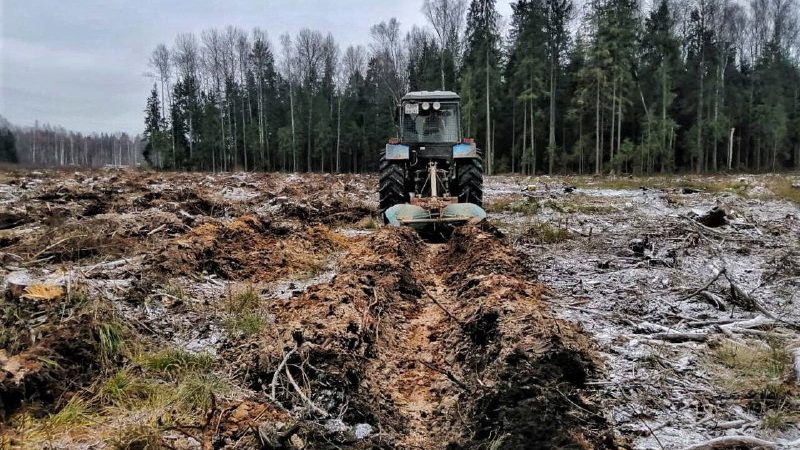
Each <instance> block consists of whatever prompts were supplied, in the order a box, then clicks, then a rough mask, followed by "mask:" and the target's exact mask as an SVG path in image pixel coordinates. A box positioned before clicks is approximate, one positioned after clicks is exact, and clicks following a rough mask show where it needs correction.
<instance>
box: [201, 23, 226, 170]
mask: <svg viewBox="0 0 800 450" xmlns="http://www.w3.org/2000/svg"><path fill="white" fill-rule="evenodd" d="M201 38H202V40H203V64H204V65H205V71H206V72H207V73H208V74H210V75H211V77H212V79H213V84H214V92H215V93H216V100H217V107H218V108H219V111H220V116H219V134H220V149H219V153H220V158H221V159H224V153H225V119H224V115H223V114H222V111H223V108H224V106H223V94H222V82H223V78H224V69H223V65H224V62H223V48H222V35H221V34H220V33H219V31H218V30H217V29H216V28H211V29H208V30H204V31H203V33H202V34H201ZM211 168H212V170H213V171H216V158H215V155H214V150H213V149H212V153H211Z"/></svg>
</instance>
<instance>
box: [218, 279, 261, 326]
mask: <svg viewBox="0 0 800 450" xmlns="http://www.w3.org/2000/svg"><path fill="white" fill-rule="evenodd" d="M225 309H226V311H227V314H228V316H227V317H226V318H225V320H224V321H223V323H222V325H223V327H225V330H226V331H227V332H228V335H230V336H237V335H244V336H252V335H254V334H258V333H259V332H260V331H261V330H263V329H264V326H265V325H266V321H265V320H264V317H263V315H262V314H261V298H260V297H259V296H258V293H257V292H256V291H255V290H254V289H253V288H252V287H248V288H247V289H244V290H242V291H240V292H237V293H235V294H233V295H231V296H229V297H228V299H227V300H226V304H225Z"/></svg>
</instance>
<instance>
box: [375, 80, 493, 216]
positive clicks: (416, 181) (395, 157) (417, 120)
mask: <svg viewBox="0 0 800 450" xmlns="http://www.w3.org/2000/svg"><path fill="white" fill-rule="evenodd" d="M460 100H461V98H460V97H459V96H458V94H456V93H454V92H448V91H432V92H431V91H421V92H409V93H408V94H406V95H405V96H404V97H403V98H402V99H401V102H400V105H399V108H398V113H399V114H398V119H399V120H398V122H399V124H398V125H399V126H398V130H399V132H398V135H399V136H398V137H395V138H392V139H390V140H389V142H388V143H387V144H386V148H385V150H384V151H383V154H382V155H381V160H380V186H379V196H380V210H381V213H382V215H383V218H384V223H387V224H390V225H394V226H412V227H414V228H417V229H422V228H434V229H436V228H437V227H439V228H442V227H450V228H452V226H454V225H459V224H463V223H467V222H478V221H481V220H483V219H484V218H485V217H486V212H485V211H484V210H483V208H482V206H483V164H482V161H481V152H480V150H478V148H477V146H476V145H475V141H474V140H473V139H469V138H463V137H462V133H461V115H460V113H461V111H460Z"/></svg>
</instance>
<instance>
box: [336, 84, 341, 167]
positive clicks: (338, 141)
mask: <svg viewBox="0 0 800 450" xmlns="http://www.w3.org/2000/svg"><path fill="white" fill-rule="evenodd" d="M336 110H337V113H336V172H340V171H341V167H340V158H341V150H340V145H341V141H342V96H341V95H339V98H338V102H337V107H336Z"/></svg>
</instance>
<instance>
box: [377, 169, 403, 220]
mask: <svg viewBox="0 0 800 450" xmlns="http://www.w3.org/2000/svg"><path fill="white" fill-rule="evenodd" d="M404 165H405V164H404V162H403V161H391V160H387V159H385V158H381V163H380V172H381V180H380V187H379V189H378V191H379V198H380V211H381V215H383V212H384V211H386V210H387V209H389V208H391V207H392V206H394V205H397V204H400V203H408V193H407V192H406V175H405V167H404ZM384 220H385V218H384Z"/></svg>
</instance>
